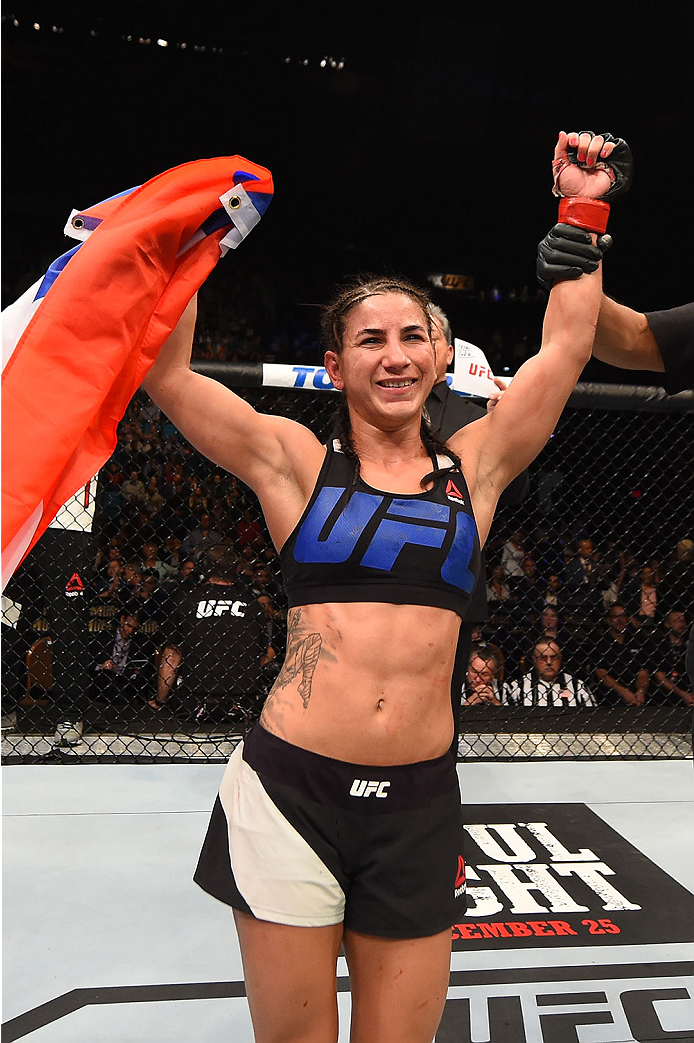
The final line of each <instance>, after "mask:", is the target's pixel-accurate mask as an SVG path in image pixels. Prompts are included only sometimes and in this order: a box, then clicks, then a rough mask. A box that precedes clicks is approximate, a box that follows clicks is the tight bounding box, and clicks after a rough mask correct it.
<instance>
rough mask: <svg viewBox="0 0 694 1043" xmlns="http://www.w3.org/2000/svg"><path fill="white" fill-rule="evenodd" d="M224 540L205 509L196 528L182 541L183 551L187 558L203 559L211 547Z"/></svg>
mask: <svg viewBox="0 0 694 1043" xmlns="http://www.w3.org/2000/svg"><path fill="white" fill-rule="evenodd" d="M221 542H222V534H221V533H220V532H217V530H216V529H214V528H213V527H212V519H211V517H210V515H209V513H208V512H207V511H203V513H202V514H201V515H200V520H199V522H198V524H197V525H196V526H195V528H194V529H193V530H192V531H191V532H189V533H188V535H187V536H186V537H185V539H184V540H182V542H181V553H182V554H184V555H185V556H186V557H187V558H194V559H195V561H202V559H203V558H204V557H205V555H206V554H207V552H208V551H209V550H210V548H211V547H216V545H217V544H218V543H221Z"/></svg>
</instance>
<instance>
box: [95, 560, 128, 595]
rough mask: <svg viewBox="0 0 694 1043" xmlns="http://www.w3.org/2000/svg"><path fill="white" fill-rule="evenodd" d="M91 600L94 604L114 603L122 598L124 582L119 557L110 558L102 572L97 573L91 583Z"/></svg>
mask: <svg viewBox="0 0 694 1043" xmlns="http://www.w3.org/2000/svg"><path fill="white" fill-rule="evenodd" d="M91 587H92V600H93V602H95V603H96V604H103V603H109V604H116V603H120V602H122V600H123V595H124V591H125V583H124V582H123V562H122V561H121V559H120V558H116V557H114V558H111V560H110V561H109V563H108V564H107V566H106V569H105V571H104V572H100V573H97V575H96V576H95V577H94V579H93V581H92V584H91Z"/></svg>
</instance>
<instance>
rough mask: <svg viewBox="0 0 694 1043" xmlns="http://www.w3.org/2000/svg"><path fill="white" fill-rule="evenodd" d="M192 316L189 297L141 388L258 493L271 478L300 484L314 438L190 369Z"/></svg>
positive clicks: (201, 448)
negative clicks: (257, 408)
mask: <svg viewBox="0 0 694 1043" xmlns="http://www.w3.org/2000/svg"><path fill="white" fill-rule="evenodd" d="M196 317H197V297H194V298H193V300H192V301H191V302H190V304H189V305H188V307H187V308H186V310H185V312H184V313H183V315H182V316H181V319H180V320H179V322H178V325H177V326H176V328H175V329H174V331H173V332H172V334H171V336H170V337H169V338H168V340H167V341H166V343H165V344H164V346H163V347H162V349H161V351H160V353H159V356H158V358H157V359H156V361H155V362H154V365H153V366H152V368H151V369H150V371H149V373H148V374H147V377H146V378H145V380H144V381H143V383H142V386H143V388H144V389H145V390H146V391H147V393H148V394H149V395H150V397H151V398H152V400H153V401H154V402H155V403H156V405H158V406H159V408H160V409H161V410H162V411H163V412H164V413H165V414H166V416H167V417H168V418H169V419H170V420H171V422H172V423H173V424H175V426H176V427H177V428H178V430H179V431H181V433H182V434H183V435H184V437H185V438H186V439H187V440H188V441H189V442H190V443H191V445H193V446H194V447H195V448H196V449H197V450H198V451H199V452H200V453H202V454H203V455H204V456H206V457H208V459H210V460H212V461H213V463H215V464H218V465H219V466H221V467H224V468H225V469H226V470H228V471H231V472H232V474H235V475H237V476H238V477H239V478H240V479H241V480H242V481H244V482H245V483H246V484H247V485H249V486H250V487H251V488H252V489H254V490H255V491H256V492H258V493H259V495H260V490H263V489H265V488H267V483H268V481H269V480H270V479H272V480H273V483H274V485H275V487H276V480H277V479H278V478H283V479H284V480H289V481H290V484H291V481H292V479H295V481H296V482H298V484H299V485H301V484H302V464H303V463H304V461H305V459H306V456H307V455H308V456H309V457H311V458H312V457H316V458H317V454H319V453H320V451H321V450H320V445H319V443H318V440H317V439H316V437H315V436H314V435H313V434H312V433H311V432H310V431H309V430H308V429H307V428H305V427H302V426H301V425H300V424H296V423H294V422H293V421H291V420H287V419H286V418H284V417H276V416H268V415H266V414H263V413H258V412H256V410H255V409H253V407H252V406H251V405H249V403H248V402H246V401H244V399H242V398H240V397H239V396H238V395H236V394H234V392H233V391H230V390H229V388H226V387H224V385H222V384H220V383H219V382H218V381H216V380H213V379H211V378H210V377H205V376H203V375H202V374H201V373H194V372H193V371H192V370H191V368H190V357H191V351H192V345H193V334H194V332H195V321H196ZM309 477H310V476H309ZM308 480H309V478H308V477H307V481H308ZM261 500H262V497H261Z"/></svg>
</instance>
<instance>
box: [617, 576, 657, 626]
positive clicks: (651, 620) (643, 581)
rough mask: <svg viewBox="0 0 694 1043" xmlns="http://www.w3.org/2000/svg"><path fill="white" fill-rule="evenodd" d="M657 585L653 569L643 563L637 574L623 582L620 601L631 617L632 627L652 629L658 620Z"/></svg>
mask: <svg viewBox="0 0 694 1043" xmlns="http://www.w3.org/2000/svg"><path fill="white" fill-rule="evenodd" d="M658 600H659V599H658V586H657V582H656V576H655V572H654V570H653V569H652V568H651V566H650V565H644V566H643V568H642V569H641V570H640V572H639V573H638V575H637V576H635V577H633V578H632V579H630V580H628V581H627V582H626V583H624V585H623V587H622V590H621V594H620V601H621V602H622V604H623V605H624V607H625V609H626V610H627V612H628V613H629V616H630V617H631V624H632V626H633V627H637V628H638V627H642V626H646V627H650V628H651V629H653V628H654V627H655V625H656V623H657V622H658V621H659V611H658V608H659V605H658Z"/></svg>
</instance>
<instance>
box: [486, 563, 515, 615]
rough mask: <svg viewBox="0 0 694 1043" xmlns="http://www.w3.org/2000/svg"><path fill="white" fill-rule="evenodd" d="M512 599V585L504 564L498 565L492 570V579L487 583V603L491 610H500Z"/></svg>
mask: <svg viewBox="0 0 694 1043" xmlns="http://www.w3.org/2000/svg"><path fill="white" fill-rule="evenodd" d="M510 600H511V587H510V585H509V582H508V577H507V576H506V570H505V569H504V566H503V565H496V566H495V567H494V569H493V570H492V575H491V579H490V580H489V583H488V585H487V603H488V604H489V610H490V612H498V611H499V610H500V609H504V608H507V607H508V604H507V603H508V602H510Z"/></svg>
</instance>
